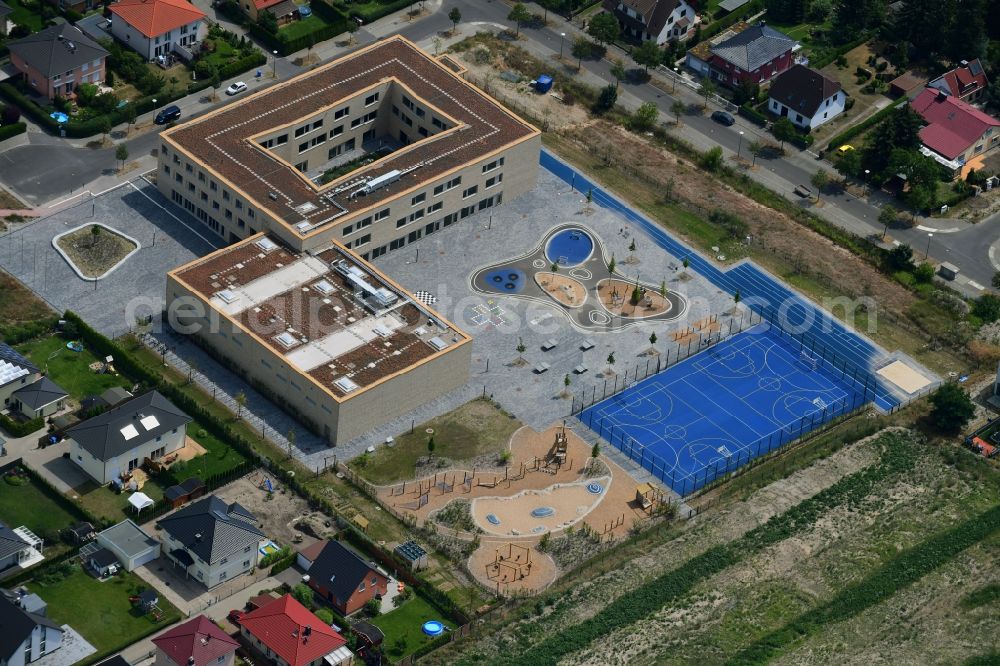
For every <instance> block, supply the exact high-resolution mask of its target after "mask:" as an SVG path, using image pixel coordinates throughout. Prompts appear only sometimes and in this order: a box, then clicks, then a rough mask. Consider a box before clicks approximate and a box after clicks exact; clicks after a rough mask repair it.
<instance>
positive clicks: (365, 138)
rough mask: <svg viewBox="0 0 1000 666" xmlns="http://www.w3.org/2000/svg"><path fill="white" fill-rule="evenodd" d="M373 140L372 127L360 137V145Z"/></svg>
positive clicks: (373, 129) (373, 130)
mask: <svg viewBox="0 0 1000 666" xmlns="http://www.w3.org/2000/svg"><path fill="white" fill-rule="evenodd" d="M374 138H375V128H374V127H373V128H371V129H370V130H368V131H366V132H365V133H364V134H362V135H361V143H364V142H365V141H371V140H373V139H374Z"/></svg>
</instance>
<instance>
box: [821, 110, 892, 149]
mask: <svg viewBox="0 0 1000 666" xmlns="http://www.w3.org/2000/svg"><path fill="white" fill-rule="evenodd" d="M907 103H908V102H907V100H906V99H903V100H901V101H900V102H898V103H896V104H890V105H889V106H887V107H885V108H884V109H880V110H879V111H877V112H875V113H873V114H872V115H870V116H868V117H867V118H865V119H864V120H862V121H861V122H860V123H858V124H857V125H853V126H852V127H848V128H847V129H846V130H844V131H843V132H841V133H840V134H838V135H837V136H835V137H833V138H832V139H830V143H828V144H826V149H827V150H833V149H834V148H838V147H840V146H842V145H844V144H845V143H847V142H848V141H850V140H851V139H853V138H854V137H856V136H857V135H859V134H861V133H862V132H864V131H865V130H866V129H868V128H869V127H874V126H875V125H877V124H878V123H880V122H882V121H883V120H885V119H886V118H888V117H889V115H890V114H891V113H892V112H893V111H895V110H896V109H898V108H899V107H901V106H903V105H904V104H907Z"/></svg>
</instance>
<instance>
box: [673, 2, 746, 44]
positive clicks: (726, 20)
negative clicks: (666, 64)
mask: <svg viewBox="0 0 1000 666" xmlns="http://www.w3.org/2000/svg"><path fill="white" fill-rule="evenodd" d="M763 8H764V0H751V2H749V3H747V4H746V5H744V6H743V7H741V8H740V9H739V10H738V11H734V12H733V13H732V14H729V15H728V16H724V17H722V18H720V19H718V20H717V21H712V22H711V23H709V24H708V27H707V28H702V29H701V38H700V39H699V41H702V42H703V41H705V40H706V39H708V38H709V37H714V36H715V35H717V34H719V33H720V32H722V31H723V30H725V29H727V28H730V27H732V25H733V24H734V23H736V22H737V21H742V20H743V19H745V18H746V17H748V16H752V15H754V14H756V13H757V12H759V11H760V10H762V9H763ZM695 44H697V42H695V41H694V40H691V41H690V42H689V43H688V44H687V47H688V48H689V49H690V48H691V47H692V46H694V45H695Z"/></svg>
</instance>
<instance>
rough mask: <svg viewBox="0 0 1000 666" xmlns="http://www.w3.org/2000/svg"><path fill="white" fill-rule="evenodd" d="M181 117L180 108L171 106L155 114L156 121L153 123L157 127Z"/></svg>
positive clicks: (174, 105)
mask: <svg viewBox="0 0 1000 666" xmlns="http://www.w3.org/2000/svg"><path fill="white" fill-rule="evenodd" d="M180 117H181V107H179V106H177V105H176V104H173V105H171V106H168V107H167V108H165V109H163V110H162V111H160V112H159V113H157V114H156V120H155V121H154V122H155V123H156V124H157V125H166V124H167V123H172V122H174V121H175V120H178V119H179V118H180Z"/></svg>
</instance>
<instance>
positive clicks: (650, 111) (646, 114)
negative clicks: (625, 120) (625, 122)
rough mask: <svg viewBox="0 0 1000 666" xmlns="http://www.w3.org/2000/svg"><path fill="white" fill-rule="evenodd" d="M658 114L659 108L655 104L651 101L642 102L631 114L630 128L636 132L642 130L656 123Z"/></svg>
mask: <svg viewBox="0 0 1000 666" xmlns="http://www.w3.org/2000/svg"><path fill="white" fill-rule="evenodd" d="M658 114H659V110H658V109H657V108H656V105H655V104H653V103H652V102H643V103H642V105H640V106H639V108H638V109H636V111H635V113H634V114H633V115H632V119H631V125H632V129H634V130H636V131H637V132H644V131H646V130H648V129H650V128H651V127H652V126H653V125H654V124H656V116H657V115H658Z"/></svg>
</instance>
